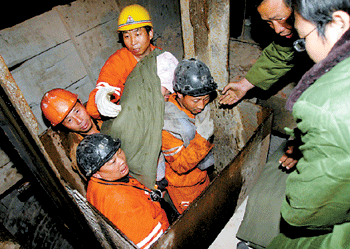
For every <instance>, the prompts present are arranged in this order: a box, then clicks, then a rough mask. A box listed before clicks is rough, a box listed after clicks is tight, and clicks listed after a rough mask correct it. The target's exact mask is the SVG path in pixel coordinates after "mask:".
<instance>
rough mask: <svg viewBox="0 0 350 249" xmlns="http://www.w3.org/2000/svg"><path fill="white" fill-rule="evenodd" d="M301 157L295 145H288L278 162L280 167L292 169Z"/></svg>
mask: <svg viewBox="0 0 350 249" xmlns="http://www.w3.org/2000/svg"><path fill="white" fill-rule="evenodd" d="M300 157H301V153H300V151H299V150H298V149H297V148H296V146H295V145H288V146H287V151H286V152H285V154H284V155H283V156H282V157H281V158H280V160H279V161H278V162H279V163H280V164H281V166H282V167H285V168H286V169H287V170H289V169H291V168H293V167H294V166H295V165H296V164H297V163H298V161H299V159H300Z"/></svg>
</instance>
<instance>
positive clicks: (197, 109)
mask: <svg viewBox="0 0 350 249" xmlns="http://www.w3.org/2000/svg"><path fill="white" fill-rule="evenodd" d="M209 100H210V96H209V94H207V95H203V96H199V97H193V96H189V95H183V94H181V93H177V101H178V103H179V104H180V106H181V107H182V108H185V109H187V110H188V111H190V112H191V113H192V114H193V115H197V114H199V113H201V112H202V111H203V109H204V108H205V106H206V105H207V104H208V103H209Z"/></svg>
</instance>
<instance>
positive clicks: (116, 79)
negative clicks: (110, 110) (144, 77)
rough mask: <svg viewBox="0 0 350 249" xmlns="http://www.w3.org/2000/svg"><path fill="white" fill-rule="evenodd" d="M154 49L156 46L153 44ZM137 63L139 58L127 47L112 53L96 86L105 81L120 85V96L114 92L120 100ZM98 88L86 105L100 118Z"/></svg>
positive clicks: (91, 113) (111, 84)
mask: <svg viewBox="0 0 350 249" xmlns="http://www.w3.org/2000/svg"><path fill="white" fill-rule="evenodd" d="M151 48H152V50H153V49H154V48H155V46H153V45H152V44H151ZM136 64H137V60H136V59H135V57H134V56H133V54H132V53H131V52H130V51H129V50H128V49H127V48H126V47H124V48H121V49H119V50H117V52H115V53H114V54H112V55H111V56H110V57H109V58H108V60H107V61H106V63H105V64H104V66H103V67H102V69H101V72H100V75H99V76H98V79H97V83H96V86H97V85H98V84H99V83H100V82H105V83H107V84H109V85H110V86H113V87H119V88H120V96H119V95H117V94H114V95H113V96H114V100H113V102H118V101H119V99H120V97H121V95H122V93H123V90H124V84H125V81H126V78H127V77H128V76H129V74H130V73H131V71H132V70H133V69H134V67H135V66H136ZM97 90H98V89H97V88H95V89H94V90H92V91H91V93H90V95H89V100H88V102H87V105H86V109H87V111H88V113H89V114H90V116H91V117H93V118H95V119H100V118H101V116H100V113H99V112H98V109H97V105H96V102H95V96H96V92H97Z"/></svg>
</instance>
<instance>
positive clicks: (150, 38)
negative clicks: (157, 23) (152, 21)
mask: <svg viewBox="0 0 350 249" xmlns="http://www.w3.org/2000/svg"><path fill="white" fill-rule="evenodd" d="M148 35H149V40H152V39H153V35H154V33H153V28H151V30H150V31H149V33H148Z"/></svg>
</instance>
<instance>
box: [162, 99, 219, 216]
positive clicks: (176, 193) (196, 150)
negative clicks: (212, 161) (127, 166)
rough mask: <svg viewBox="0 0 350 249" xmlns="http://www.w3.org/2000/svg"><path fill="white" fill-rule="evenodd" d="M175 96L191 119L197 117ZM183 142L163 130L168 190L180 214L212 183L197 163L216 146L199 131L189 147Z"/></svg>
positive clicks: (175, 102)
mask: <svg viewBox="0 0 350 249" xmlns="http://www.w3.org/2000/svg"><path fill="white" fill-rule="evenodd" d="M175 96H176V93H175V94H172V95H170V98H169V101H170V102H172V103H174V104H175V105H176V106H177V107H178V108H179V109H180V110H181V111H183V112H185V113H186V114H187V115H188V116H189V117H190V118H195V116H194V115H193V114H192V113H191V112H190V111H188V110H186V109H184V108H182V107H181V106H180V105H179V104H178V103H177V101H176V99H175ZM183 145H184V142H183V141H182V140H181V139H178V138H176V137H174V136H173V135H172V134H171V133H170V132H168V131H165V130H163V131H162V151H163V153H164V156H165V159H166V170H165V178H166V179H167V180H168V182H169V186H168V187H167V190H168V192H169V195H170V197H171V199H172V201H173V203H174V205H175V207H176V209H177V211H178V212H179V213H183V211H185V209H186V208H187V207H188V206H189V204H190V203H191V202H192V201H193V200H194V199H195V198H197V197H198V196H199V195H200V193H201V192H202V191H203V190H204V189H205V188H206V187H207V186H208V185H209V177H208V174H207V171H206V170H203V171H202V170H200V169H199V168H197V167H196V166H197V165H198V163H199V162H200V161H201V160H202V159H203V158H205V157H206V155H207V154H208V153H209V151H210V150H211V149H212V148H213V146H214V145H213V144H211V143H210V142H208V141H207V140H206V139H205V138H203V137H202V136H201V135H199V134H198V133H197V132H196V135H195V137H194V138H193V139H192V140H191V141H190V143H189V145H188V146H187V147H185V146H183ZM179 148H181V149H180V150H179Z"/></svg>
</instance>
